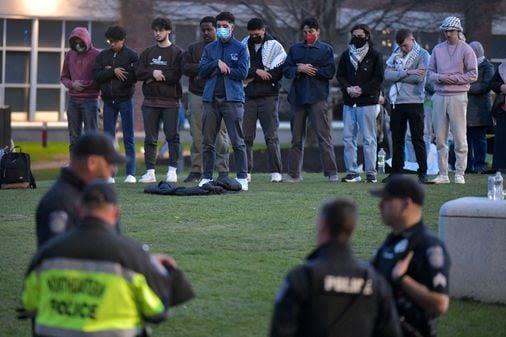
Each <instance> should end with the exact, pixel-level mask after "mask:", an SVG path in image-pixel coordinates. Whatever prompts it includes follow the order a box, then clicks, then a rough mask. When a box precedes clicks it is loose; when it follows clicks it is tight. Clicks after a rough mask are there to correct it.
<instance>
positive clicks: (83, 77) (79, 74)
mask: <svg viewBox="0 0 506 337" xmlns="http://www.w3.org/2000/svg"><path fill="white" fill-rule="evenodd" d="M76 37H77V38H79V39H81V40H82V41H83V42H84V44H85V46H86V50H85V51H84V52H82V53H78V52H77V51H75V50H73V49H70V50H69V51H68V52H67V53H66V54H65V60H64V62H63V68H62V71H61V76H60V80H61V82H62V83H63V85H64V86H66V87H67V88H68V89H69V95H70V97H72V98H74V99H78V100H86V99H97V98H98V95H99V93H100V89H99V86H98V84H97V83H96V82H95V80H94V79H93V72H92V70H93V66H94V64H95V60H96V58H97V55H98V54H99V53H100V51H99V50H98V49H97V48H95V47H93V44H92V43H91V36H90V33H89V32H88V30H87V29H86V28H84V27H76V28H74V30H73V31H72V33H71V34H70V37H69V43H70V41H71V40H72V39H73V38H76ZM72 81H81V84H83V86H84V90H83V91H77V90H75V89H74V88H73V87H72Z"/></svg>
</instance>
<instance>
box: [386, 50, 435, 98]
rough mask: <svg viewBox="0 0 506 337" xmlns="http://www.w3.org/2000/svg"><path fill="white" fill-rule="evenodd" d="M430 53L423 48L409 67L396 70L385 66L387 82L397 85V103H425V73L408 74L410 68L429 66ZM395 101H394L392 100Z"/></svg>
mask: <svg viewBox="0 0 506 337" xmlns="http://www.w3.org/2000/svg"><path fill="white" fill-rule="evenodd" d="M429 60H430V55H429V53H428V52H427V51H426V50H425V49H423V48H421V49H420V53H419V55H417V58H416V59H415V61H414V62H413V63H412V64H411V66H410V67H409V68H408V69H403V70H396V69H395V68H394V67H391V66H389V65H388V63H387V66H386V68H385V82H386V84H387V85H389V88H390V86H395V90H396V91H397V98H396V100H395V104H408V103H423V102H424V100H425V89H424V87H425V77H426V73H425V74H424V75H421V76H419V75H408V74H407V71H408V70H410V69H425V70H427V67H428V66H429ZM392 103H393V102H392Z"/></svg>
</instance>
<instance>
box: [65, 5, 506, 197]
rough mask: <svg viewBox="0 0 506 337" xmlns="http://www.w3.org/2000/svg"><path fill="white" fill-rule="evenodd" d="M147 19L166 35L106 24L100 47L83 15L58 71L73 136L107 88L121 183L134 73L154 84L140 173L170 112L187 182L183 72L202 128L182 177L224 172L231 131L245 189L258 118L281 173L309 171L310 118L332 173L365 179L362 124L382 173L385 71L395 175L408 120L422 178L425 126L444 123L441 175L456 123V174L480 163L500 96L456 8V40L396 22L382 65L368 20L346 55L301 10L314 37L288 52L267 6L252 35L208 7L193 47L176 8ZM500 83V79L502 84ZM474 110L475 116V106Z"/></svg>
mask: <svg viewBox="0 0 506 337" xmlns="http://www.w3.org/2000/svg"><path fill="white" fill-rule="evenodd" d="M151 28H152V30H153V35H154V38H155V40H156V44H155V45H153V46H152V47H149V48H147V49H146V50H144V51H143V52H142V53H141V55H140V57H138V56H137V54H136V53H135V51H133V50H132V49H130V48H128V47H126V45H125V38H126V32H125V30H124V29H123V28H122V27H119V26H113V27H110V28H109V29H108V30H107V32H106V34H105V35H106V38H107V39H108V41H109V43H110V45H111V48H110V49H106V50H103V51H101V52H99V51H98V50H96V49H95V48H93V46H92V44H91V39H90V36H89V33H88V32H87V30H86V29H85V28H76V29H75V30H74V31H73V32H72V34H71V36H70V39H69V41H70V47H71V50H70V51H69V53H67V55H66V57H65V62H64V67H63V70H62V82H63V83H64V84H65V85H66V86H67V87H68V88H69V93H70V100H69V106H68V111H67V115H68V120H69V135H70V149H72V147H73V144H74V142H75V139H76V137H78V136H79V134H80V133H81V125H82V124H83V122H84V128H85V131H87V130H91V129H96V128H97V111H98V102H97V98H98V95H99V93H101V95H102V99H103V101H104V130H105V132H107V133H109V134H111V135H112V136H114V134H115V130H116V122H117V117H118V114H121V118H122V126H123V141H124V144H125V151H126V155H127V157H128V158H129V162H128V164H127V167H126V179H125V182H128V183H134V182H136V181H137V179H136V177H135V144H134V135H133V103H132V95H133V92H134V85H135V83H136V81H143V85H142V90H143V94H144V101H143V103H142V115H143V119H144V131H145V139H144V151H145V153H144V160H145V165H146V173H145V174H144V175H143V176H142V177H141V178H140V179H139V181H140V182H144V183H152V182H156V175H155V163H156V147H157V141H158V130H159V128H160V124H163V131H164V135H165V138H166V140H167V143H168V149H169V163H168V168H167V175H166V181H168V182H177V179H178V178H177V160H178V156H179V154H180V141H179V122H178V113H179V106H180V104H181V98H182V95H183V93H182V87H181V77H182V75H183V74H184V75H186V76H188V77H189V81H190V82H189V83H190V85H189V93H188V109H187V117H188V120H189V123H190V133H191V135H192V138H193V143H192V145H191V154H192V157H191V159H192V166H191V170H190V174H189V176H188V177H187V178H186V179H185V180H184V181H185V182H199V185H200V186H202V185H204V184H206V183H208V182H210V181H212V179H213V172H214V171H215V170H216V171H218V174H219V176H226V175H228V171H229V164H228V157H229V144H231V145H232V148H233V150H234V151H233V152H234V159H235V167H236V171H237V178H236V179H237V181H238V182H239V183H240V184H241V186H242V189H243V190H247V189H248V183H249V182H250V181H251V174H252V172H253V169H254V168H253V141H254V138H255V136H256V123H257V120H259V121H260V125H261V127H262V129H263V133H264V137H265V143H266V145H267V157H268V164H269V170H270V173H271V181H272V182H281V181H285V182H300V181H302V178H303V177H302V175H301V170H302V161H303V154H304V141H305V136H306V122H307V119H308V118H309V120H310V122H311V126H312V127H313V128H314V130H315V132H316V136H317V140H318V145H319V150H320V159H321V164H322V167H323V173H324V175H325V176H326V177H328V180H329V181H330V182H338V181H340V180H342V181H344V182H347V183H353V182H359V181H361V180H362V178H361V176H360V174H359V172H360V168H359V165H358V160H357V143H358V134H359V132H360V135H361V137H362V144H363V155H364V160H363V162H364V171H365V180H366V181H367V182H371V183H374V182H377V171H376V160H377V148H378V146H377V125H376V119H377V116H378V113H379V111H380V105H379V100H380V91H381V85H382V84H383V82H384V83H385V84H386V85H387V87H388V95H385V96H386V97H387V98H388V101H389V102H390V105H391V126H392V129H391V131H392V141H393V153H392V173H393V174H397V173H402V170H403V166H404V144H405V138H406V131H407V127H408V123H409V130H410V133H411V139H412V143H413V147H414V149H415V154H416V159H417V162H418V166H419V168H418V179H419V181H420V182H422V183H427V182H429V180H428V178H427V148H426V144H425V143H424V129H425V130H427V129H429V130H431V129H432V128H433V129H434V135H435V140H436V146H437V152H438V166H439V174H438V176H437V177H436V178H435V179H433V180H432V181H431V182H432V183H437V184H440V183H449V182H450V180H449V177H448V138H449V131H450V130H451V134H452V140H453V144H454V148H455V156H456V163H455V177H454V182H455V183H459V184H463V183H465V179H464V174H465V172H466V168H468V171H470V170H471V171H478V172H481V171H483V170H484V167H485V161H484V156H485V151H486V150H484V148H483V146H484V142H485V140H484V137H485V134H484V132H485V131H484V129H485V128H484V125H482V124H483V123H482V122H480V120H484V119H490V118H489V117H488V118H487V117H485V118H482V117H481V116H486V115H487V112H486V111H485V110H487V107H488V110H490V106H489V105H487V104H490V102H489V103H487V102H486V101H487V100H488V101H490V97H489V91H490V81H491V78H492V74H493V69H492V66H491V64H490V63H489V62H488V61H487V60H486V59H485V57H484V52H483V47H482V46H481V44H479V42H473V43H471V44H470V45H468V44H467V43H465V38H464V35H463V33H462V32H463V28H462V26H461V23H460V20H459V19H458V18H457V17H453V16H451V17H448V18H446V19H445V20H444V21H443V23H442V24H441V26H440V29H441V31H442V32H443V33H444V35H445V37H446V41H444V42H441V43H440V44H438V45H436V46H435V47H434V49H433V51H432V55H430V54H429V53H428V52H427V51H426V50H425V49H423V48H422V47H421V46H420V45H419V44H418V43H417V42H416V40H415V37H414V36H413V33H412V32H411V31H410V30H408V29H400V30H399V31H398V32H397V34H396V42H397V47H396V48H395V49H394V51H393V53H392V55H391V56H390V57H389V58H388V59H387V61H386V68H385V65H384V62H383V58H382V55H381V54H380V52H379V51H378V50H377V49H376V48H375V47H374V42H373V39H372V31H371V29H370V28H369V27H368V26H367V25H364V24H357V25H355V26H353V28H352V29H351V30H350V33H351V39H350V44H349V48H348V49H346V50H345V51H344V52H343V53H342V54H341V56H340V57H339V62H338V64H337V66H336V63H335V60H334V50H333V48H332V47H331V46H330V45H329V44H326V43H324V42H322V41H320V38H319V37H320V26H319V23H318V21H317V20H316V19H314V18H309V19H306V20H304V21H303V22H302V23H301V25H300V29H301V32H302V34H303V36H304V41H302V42H298V43H295V44H294V45H292V46H291V47H290V49H289V50H288V52H285V50H284V48H283V46H282V45H281V44H280V43H279V42H278V41H276V40H275V38H274V37H272V36H271V35H270V34H268V33H267V32H266V30H265V28H266V27H265V24H264V22H263V21H262V20H261V19H260V18H253V19H251V20H250V21H249V22H248V24H247V29H248V33H249V34H248V36H247V37H246V38H244V39H243V40H242V41H239V40H237V39H236V38H235V37H234V33H233V32H234V28H235V17H234V15H233V14H232V13H230V12H222V13H220V14H219V15H218V16H216V17H204V18H203V19H202V20H201V22H200V29H201V35H202V39H203V40H202V41H199V42H196V43H194V44H192V45H190V46H189V47H188V50H187V51H184V50H183V49H181V48H180V47H178V46H177V45H175V44H173V43H172V42H171V41H170V38H169V37H170V33H171V32H172V23H171V21H170V20H169V19H166V18H156V19H155V20H154V21H153V22H152V25H151ZM478 65H479V66H480V68H478ZM283 76H284V77H286V78H287V79H289V80H291V88H290V91H289V94H288V102H289V103H290V107H291V108H290V109H291V110H290V115H291V120H290V126H291V132H292V142H291V149H290V151H289V156H288V169H287V171H288V175H287V176H285V177H283V176H282V172H283V167H282V162H281V153H280V145H279V138H278V127H279V113H278V106H279V88H280V83H279V82H280V80H281V79H282V77H283ZM334 76H335V77H336V79H337V81H338V83H339V85H340V87H341V90H342V92H343V100H344V106H343V123H344V129H343V143H344V162H345V167H346V175H345V177H343V178H342V179H339V177H338V174H337V165H336V158H335V152H334V146H333V142H332V136H331V120H330V119H329V117H328V113H327V111H328V102H327V100H328V96H329V82H330V80H331V79H333V78H334ZM496 77H497V76H496ZM499 79H500V78H499ZM477 80H478V82H476V81H477ZM473 82H475V83H474V84H472V83H473ZM426 84H429V85H430V86H431V87H432V88H433V90H434V94H433V95H432V105H433V113H432V116H431V118H430V119H429V121H430V124H431V125H429V126H427V125H424V106H423V104H424V100H425V97H426V93H425V87H426ZM492 89H494V88H493V87H492ZM494 90H495V91H496V92H498V93H499V92H501V88H500V87H498V88H495V89H494ZM468 100H469V108H468ZM468 110H469V111H468ZM466 112H468V113H467V116H466ZM476 114H478V115H479V116H478V117H477V118H475V117H473V116H475V115H476ZM425 120H426V121H427V119H425ZM476 124H478V125H476ZM499 124H500V123H499ZM468 140H469V150H468ZM499 147H500V146H499ZM498 157H500V156H498ZM468 158H469V160H468ZM468 161H469V163H468ZM494 163H496V161H494ZM495 168H496V169H500V168H501V167H495ZM388 179H389V177H387V178H386V180H385V181H387V180H388Z"/></svg>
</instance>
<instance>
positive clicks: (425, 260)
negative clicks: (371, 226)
mask: <svg viewBox="0 0 506 337" xmlns="http://www.w3.org/2000/svg"><path fill="white" fill-rule="evenodd" d="M371 194H373V195H376V196H379V197H381V201H380V203H379V208H380V211H381V217H382V219H383V222H384V223H385V225H387V226H389V227H391V228H392V232H391V233H390V234H389V235H388V236H387V238H386V240H385V242H384V243H383V244H382V245H381V247H380V248H379V249H378V251H377V253H376V255H375V256H374V258H373V261H372V263H373V265H374V267H376V269H377V270H378V271H379V272H380V273H381V274H383V276H385V278H386V279H387V280H388V281H389V282H390V284H391V285H392V288H393V294H394V297H395V301H396V304H397V309H398V312H399V316H400V319H401V326H402V329H403V333H404V336H405V337H413V336H416V337H420V336H423V337H435V336H436V323H437V317H438V316H439V315H441V314H443V313H445V312H446V311H447V310H448V305H449V301H450V299H449V297H448V286H449V284H448V282H449V281H448V272H449V268H450V260H449V257H448V253H447V251H446V248H445V247H444V245H443V243H442V242H441V241H440V240H439V239H438V238H437V237H435V236H434V235H433V234H432V233H431V232H430V231H429V230H428V229H427V227H425V225H424V223H423V220H422V206H423V200H424V190H423V189H422V187H421V186H420V185H419V184H418V182H416V181H414V180H412V179H411V178H409V177H406V176H401V175H398V176H392V178H391V179H389V180H388V182H387V184H386V185H385V186H384V188H382V189H377V190H372V191H371Z"/></svg>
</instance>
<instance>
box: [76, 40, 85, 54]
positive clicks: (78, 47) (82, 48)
mask: <svg viewBox="0 0 506 337" xmlns="http://www.w3.org/2000/svg"><path fill="white" fill-rule="evenodd" d="M74 50H75V51H76V52H78V53H82V52H85V51H86V46H85V45H84V44H81V43H79V42H77V43H76V44H74Z"/></svg>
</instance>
